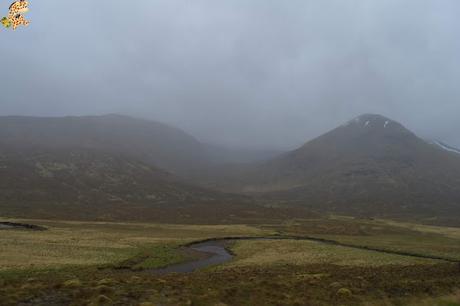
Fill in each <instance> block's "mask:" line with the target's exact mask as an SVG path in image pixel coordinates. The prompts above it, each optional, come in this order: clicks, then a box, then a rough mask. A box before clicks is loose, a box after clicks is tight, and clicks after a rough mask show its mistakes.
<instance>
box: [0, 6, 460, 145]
mask: <svg viewBox="0 0 460 306" xmlns="http://www.w3.org/2000/svg"><path fill="white" fill-rule="evenodd" d="M29 1H30V6H31V7H30V8H31V10H30V13H28V18H29V19H30V20H31V22H32V23H31V25H30V26H29V27H28V28H24V29H22V28H21V29H18V30H16V31H15V32H13V31H6V30H4V31H1V32H0V36H1V38H0V39H1V40H0V42H1V50H2V52H1V54H2V56H1V58H0V64H1V67H2V71H3V73H2V74H1V75H0V90H1V93H2V94H1V98H0V114H1V115H11V114H19V115H40V116H61V115H87V114H103V113H124V114H129V115H134V116H141V117H146V118H150V119H154V120H158V121H162V122H166V123H169V124H172V125H175V126H178V127H180V128H182V129H184V130H186V131H188V132H189V133H191V134H193V135H195V136H196V137H198V138H199V139H200V140H202V141H206V142H214V143H221V144H226V145H235V146H251V147H265V148H270V147H277V148H289V147H295V146H297V145H299V144H301V143H303V142H305V141H306V140H308V139H311V138H312V137H315V136H317V135H319V134H321V133H323V132H326V131H327V130H328V129H331V128H333V127H335V126H336V125H339V124H341V123H343V122H344V121H346V120H348V119H350V118H352V117H354V116H357V115H360V114H362V113H369V112H370V113H380V114H383V115H386V116H388V117H391V118H392V119H395V120H398V121H400V122H402V123H404V124H405V125H406V126H407V127H409V128H411V129H412V130H414V131H415V132H416V133H418V134H419V135H420V136H423V137H427V138H436V139H440V140H442V141H445V142H447V143H450V144H453V145H456V146H460V134H459V133H458V131H459V130H460V120H458V118H457V117H458V114H459V113H460V102H459V101H458V99H459V97H460V86H458V81H459V80H460V56H459V54H460V31H459V29H460V21H459V19H458V12H459V11H460V2H458V1H455V0H450V1H449V0H441V1H432V0H430V1H429V0H406V1H398V0H382V1H369V0H349V1H343V0H321V1H319V0H315V1H311V0H290V1H275V0H250V1H247V0H222V1H215V0H193V1H187V0H182V1H179V0H161V1H160V0H139V1H135V2H133V1H119V0H116V1H96V2H95V1H89V0H81V1H77V2H75V1H62V2H56V1H51V0H40V1H36V0H29ZM2 9H3V10H4V11H5V13H6V9H7V5H4V7H3V8H2Z"/></svg>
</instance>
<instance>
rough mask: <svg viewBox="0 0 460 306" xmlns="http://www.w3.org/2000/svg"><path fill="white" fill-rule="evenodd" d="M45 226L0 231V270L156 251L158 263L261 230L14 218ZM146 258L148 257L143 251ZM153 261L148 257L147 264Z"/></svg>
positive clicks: (99, 260)
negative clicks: (193, 246)
mask: <svg viewBox="0 0 460 306" xmlns="http://www.w3.org/2000/svg"><path fill="white" fill-rule="evenodd" d="M14 221H18V222H19V221H20V222H25V223H27V222H30V223H32V222H33V223H34V224H39V225H42V226H45V227H47V228H48V230H47V231H26V230H3V231H0V245H1V246H2V251H1V252H0V272H1V271H5V270H18V269H44V268H59V267H65V266H75V265H80V266H91V265H103V264H117V263H119V262H122V261H125V260H128V259H129V258H132V257H135V256H142V255H144V256H146V254H147V255H148V254H150V253H152V254H155V256H157V258H156V261H158V265H166V264H169V263H172V262H177V261H178V260H181V259H182V258H181V256H180V254H178V253H177V252H178V250H175V248H177V246H179V245H180V244H183V243H186V242H190V241H194V240H200V239H206V238H210V237H222V236H245V235H264V234H267V233H269V232H268V231H267V230H262V229H258V228H255V227H251V226H246V225H216V226H212V225H159V224H136V223H104V222H64V221H45V220H14ZM146 257H147V258H148V256H146ZM145 265H148V266H151V267H152V266H155V264H154V260H153V259H152V258H151V257H150V258H149V259H148V261H147V262H146V263H145Z"/></svg>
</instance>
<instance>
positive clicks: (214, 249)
mask: <svg viewBox="0 0 460 306" xmlns="http://www.w3.org/2000/svg"><path fill="white" fill-rule="evenodd" d="M230 242H231V240H219V241H207V242H200V243H196V244H192V245H189V246H188V248H189V249H191V250H192V251H194V252H197V253H200V254H202V256H200V257H201V258H200V259H197V260H194V261H190V262H186V263H181V264H177V265H171V266H169V267H166V268H161V269H155V270H153V272H154V273H155V274H168V273H189V272H193V271H195V270H198V269H203V268H206V267H210V266H214V265H219V264H222V263H225V262H227V261H230V260H231V259H232V258H233V255H232V254H230V252H229V251H228V250H227V249H226V246H227V245H228V244H229V243H230Z"/></svg>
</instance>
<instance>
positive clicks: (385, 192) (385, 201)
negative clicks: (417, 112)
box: [220, 114, 460, 216]
mask: <svg viewBox="0 0 460 306" xmlns="http://www.w3.org/2000/svg"><path fill="white" fill-rule="evenodd" d="M220 186H225V187H226V188H227V190H233V191H239V192H245V193H251V194H257V195H260V196H262V197H263V198H264V199H270V200H274V201H275V202H278V203H280V202H285V203H289V204H299V205H303V206H305V207H310V208H313V209H317V210H322V211H329V212H339V213H353V214H370V215H390V214H391V215H411V214H417V215H420V214H422V215H432V216H437V215H449V214H451V213H456V214H457V215H458V214H459V213H460V155H459V154H457V153H456V152H452V151H450V150H446V149H445V148H443V147H440V146H439V145H434V144H430V143H428V142H426V141H424V140H422V139H420V138H418V137H417V136H416V135H415V134H414V133H412V132H411V131H409V130H408V129H406V128H405V127H404V126H402V125H401V124H400V123H398V122H395V121H393V120H390V119H388V118H385V117H383V116H380V115H370V114H369V115H362V116H359V117H357V118H355V119H353V120H351V121H350V122H348V123H346V124H344V125H342V126H340V127H338V128H336V129H334V130H332V131H330V132H328V133H326V134H324V135H322V136H320V137H318V138H316V139H314V140H312V141H310V142H308V143H306V144H305V145H303V146H302V147H300V148H299V149H297V150H295V151H292V152H289V153H286V154H284V155H282V156H279V157H277V158H275V159H272V160H270V161H268V162H265V163H261V164H257V165H251V166H246V167H243V169H240V170H239V171H234V173H231V174H228V177H227V180H225V184H221V185H220Z"/></svg>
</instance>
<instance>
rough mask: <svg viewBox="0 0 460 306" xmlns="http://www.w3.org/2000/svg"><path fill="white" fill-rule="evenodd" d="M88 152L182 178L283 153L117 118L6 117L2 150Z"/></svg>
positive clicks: (1, 124)
mask: <svg viewBox="0 0 460 306" xmlns="http://www.w3.org/2000/svg"><path fill="white" fill-rule="evenodd" d="M1 147H7V148H9V149H17V150H23V149H35V150H40V149H41V150H47V149H68V150H72V149H87V150H96V151H101V152H110V153H117V154H122V155H125V156H130V157H133V158H135V159H137V160H140V161H143V162H145V163H147V164H150V165H154V166H157V167H159V168H162V169H164V170H166V171H168V172H171V173H174V174H177V175H179V176H187V175H189V174H190V173H195V172H197V171H199V170H201V169H202V168H205V167H206V166H207V165H209V164H221V163H230V162H249V161H257V160H263V159H268V158H269V157H273V156H275V155H276V154H277V153H278V152H276V151H275V152H273V151H262V150H245V149H231V148H226V147H223V146H218V145H210V144H204V143H201V142H199V141H198V140H197V139H196V138H194V137H193V136H191V135H189V134H187V133H186V132H184V131H182V130H180V129H177V128H175V127H172V126H169V125H166V124H163V123H159V122H155V121H151V120H145V119H138V118H133V117H129V116H123V115H117V114H111V115H103V116H81V117H22V116H10V117H0V148H1Z"/></svg>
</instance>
